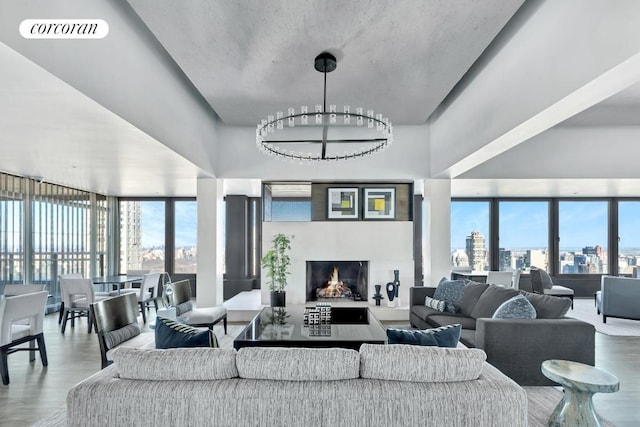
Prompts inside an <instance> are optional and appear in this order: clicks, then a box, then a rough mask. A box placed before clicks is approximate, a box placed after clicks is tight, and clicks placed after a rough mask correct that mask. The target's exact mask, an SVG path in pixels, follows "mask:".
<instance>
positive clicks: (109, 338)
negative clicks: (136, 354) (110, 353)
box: [103, 323, 140, 350]
mask: <svg viewBox="0 0 640 427" xmlns="http://www.w3.org/2000/svg"><path fill="white" fill-rule="evenodd" d="M138 335H140V325H138V324H137V323H130V324H128V325H125V326H123V327H122V328H120V329H116V330H114V331H108V332H104V333H103V336H104V342H105V344H106V346H107V350H108V349H112V348H113V347H115V346H117V345H118V344H121V343H123V342H125V341H127V340H130V339H131V338H133V337H135V336H138Z"/></svg>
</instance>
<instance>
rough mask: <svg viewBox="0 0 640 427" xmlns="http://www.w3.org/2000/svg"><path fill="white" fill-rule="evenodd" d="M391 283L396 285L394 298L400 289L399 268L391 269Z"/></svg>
mask: <svg viewBox="0 0 640 427" xmlns="http://www.w3.org/2000/svg"><path fill="white" fill-rule="evenodd" d="M393 285H394V286H395V287H396V298H398V292H399V291H400V270H393Z"/></svg>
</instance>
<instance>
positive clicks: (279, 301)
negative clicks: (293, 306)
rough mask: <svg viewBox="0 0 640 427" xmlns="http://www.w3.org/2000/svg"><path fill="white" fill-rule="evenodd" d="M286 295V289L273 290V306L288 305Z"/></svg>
mask: <svg viewBox="0 0 640 427" xmlns="http://www.w3.org/2000/svg"><path fill="white" fill-rule="evenodd" d="M286 297H287V293H286V292H285V291H271V307H286V305H287V304H286V302H287V301H286Z"/></svg>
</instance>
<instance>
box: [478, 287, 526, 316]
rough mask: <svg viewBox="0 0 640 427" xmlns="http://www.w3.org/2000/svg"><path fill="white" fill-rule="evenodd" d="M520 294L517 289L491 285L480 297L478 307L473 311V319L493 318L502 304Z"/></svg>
mask: <svg viewBox="0 0 640 427" xmlns="http://www.w3.org/2000/svg"><path fill="white" fill-rule="evenodd" d="M518 294H519V292H518V291H517V290H515V289H511V288H505V287H503V286H497V285H489V287H488V288H487V290H486V291H484V292H483V293H482V295H480V298H479V299H478V302H477V303H476V306H475V307H473V310H472V311H471V317H473V318H474V319H479V318H480V317H492V316H493V313H495V312H496V310H497V309H498V307H500V304H502V303H503V302H505V301H506V300H508V299H510V298H513V297H515V296H516V295H518Z"/></svg>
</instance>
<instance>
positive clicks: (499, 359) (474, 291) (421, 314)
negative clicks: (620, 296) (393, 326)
mask: <svg viewBox="0 0 640 427" xmlns="http://www.w3.org/2000/svg"><path fill="white" fill-rule="evenodd" d="M498 288H500V289H498ZM435 291H436V288H433V287H412V288H410V294H409V295H410V314H409V316H410V323H411V326H412V327H414V328H420V329H427V328H433V327H439V326H443V325H450V324H455V323H459V324H461V325H462V335H461V337H460V341H461V342H462V343H463V344H464V345H466V346H467V347H471V348H479V349H482V350H484V351H485V353H486V354H487V362H489V363H491V364H492V365H493V366H495V367H496V368H498V369H499V370H500V371H502V372H503V373H504V374H506V375H507V376H508V377H509V378H511V379H513V380H514V381H515V382H517V383H518V384H520V385H522V386H535V385H555V383H553V382H552V381H550V380H549V379H548V378H546V377H545V376H544V375H542V372H541V371H540V366H541V364H542V362H543V361H545V360H548V359H565V360H573V361H576V362H582V363H586V364H589V365H594V364H595V328H594V327H593V325H591V324H589V323H586V322H583V321H580V320H576V319H571V318H567V317H564V313H566V311H567V309H568V308H569V306H570V304H571V302H570V300H568V299H563V298H557V297H552V296H547V295H537V294H532V293H528V292H525V291H517V290H514V289H507V288H501V287H499V286H496V285H486V284H478V283H474V282H470V283H468V284H467V286H465V290H464V295H463V300H462V304H461V307H460V310H459V311H458V312H456V313H449V312H440V311H437V310H435V309H432V308H429V307H427V306H425V297H426V296H430V297H433V295H434V293H435ZM485 292H490V294H491V295H489V294H486V295H485ZM518 293H521V294H523V295H525V297H526V298H527V299H528V300H529V302H531V304H532V305H533V306H534V308H535V309H536V312H537V318H536V319H493V318H492V317H491V316H492V313H493V312H494V311H495V309H496V308H497V307H498V306H499V305H500V304H501V303H502V302H504V301H506V300H507V299H509V298H511V297H512V296H514V295H517V294H518ZM483 295H485V298H483V299H482V304H481V305H482V307H480V306H479V304H478V303H479V301H480V300H481V297H482V296H483ZM489 297H490V298H489ZM563 304H564V305H565V306H566V308H564V309H563V308H562V307H563Z"/></svg>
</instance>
